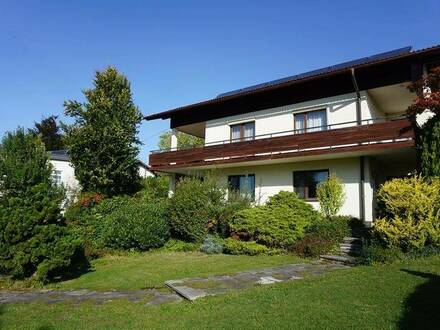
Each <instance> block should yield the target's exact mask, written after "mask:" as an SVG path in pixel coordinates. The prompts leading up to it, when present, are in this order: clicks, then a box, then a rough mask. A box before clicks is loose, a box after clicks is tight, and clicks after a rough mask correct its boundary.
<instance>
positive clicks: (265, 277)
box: [0, 262, 350, 305]
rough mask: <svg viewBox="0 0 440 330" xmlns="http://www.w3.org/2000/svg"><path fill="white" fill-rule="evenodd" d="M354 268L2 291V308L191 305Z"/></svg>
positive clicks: (323, 266) (291, 268)
mask: <svg viewBox="0 0 440 330" xmlns="http://www.w3.org/2000/svg"><path fill="white" fill-rule="evenodd" d="M345 268H350V267H349V266H346V265H342V264H339V263H323V262H316V263H310V264H291V265H284V266H279V267H271V268H263V269H256V270H250V271H244V272H240V273H236V274H234V275H222V276H219V275H216V276H209V277H207V278H200V277H196V278H187V279H181V280H172V281H166V282H165V284H166V286H168V287H169V288H170V289H171V290H172V291H173V292H171V291H169V290H167V289H162V290H161V289H146V290H127V291H104V292H103V291H91V290H71V291H60V290H32V291H30V290H29V291H9V290H0V305H1V304H13V303H29V302H35V301H41V302H44V303H47V304H52V303H57V302H72V303H77V304H79V303H82V302H85V301H89V302H92V303H94V304H103V303H106V302H109V301H114V300H117V299H126V300H127V301H130V302H139V303H144V304H146V305H158V304H163V303H170V302H180V301H182V298H181V297H184V298H186V299H188V300H190V301H193V300H195V299H197V298H201V297H204V296H212V295H218V294H223V293H226V292H228V291H231V290H238V289H245V288H251V287H254V286H257V285H264V284H272V283H277V282H284V281H290V280H298V279H301V278H303V277H306V276H316V275H321V274H323V273H325V272H328V271H332V270H335V269H345Z"/></svg>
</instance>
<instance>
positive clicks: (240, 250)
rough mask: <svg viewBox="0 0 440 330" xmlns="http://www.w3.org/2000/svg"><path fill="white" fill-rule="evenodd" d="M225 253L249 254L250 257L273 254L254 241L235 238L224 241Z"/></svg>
mask: <svg viewBox="0 0 440 330" xmlns="http://www.w3.org/2000/svg"><path fill="white" fill-rule="evenodd" d="M224 251H225V253H228V254H236V255H240V254H247V255H250V256H255V255H258V254H267V253H271V250H270V249H269V248H268V247H266V246H264V245H261V244H258V243H256V242H254V241H249V242H245V241H239V240H236V239H233V238H227V239H226V240H225V241H224ZM274 252H276V251H274Z"/></svg>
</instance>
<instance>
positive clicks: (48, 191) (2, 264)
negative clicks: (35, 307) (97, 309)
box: [0, 129, 86, 282]
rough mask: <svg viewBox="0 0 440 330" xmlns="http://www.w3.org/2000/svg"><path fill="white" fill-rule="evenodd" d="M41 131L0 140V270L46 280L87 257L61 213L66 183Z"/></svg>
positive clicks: (18, 134)
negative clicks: (55, 179)
mask: <svg viewBox="0 0 440 330" xmlns="http://www.w3.org/2000/svg"><path fill="white" fill-rule="evenodd" d="M50 173H51V168H50V165H49V162H48V158H47V154H46V152H45V150H44V146H43V145H42V143H41V141H40V140H39V138H38V137H36V136H34V135H33V134H32V133H26V132H25V131H24V130H23V129H18V130H17V131H16V132H13V133H8V134H7V135H6V136H5V138H4V139H3V141H2V143H1V144H0V177H1V178H2V179H1V185H0V233H1V234H0V272H1V273H3V274H8V275H12V276H14V277H16V278H24V277H29V276H35V278H36V279H37V280H40V281H42V282H47V281H49V280H50V279H52V278H53V277H55V276H59V275H62V274H63V272H65V271H68V270H69V269H70V268H72V267H74V266H75V267H76V266H78V265H79V264H80V262H83V265H85V264H86V263H85V260H84V259H82V258H81V257H82V249H81V241H80V240H79V239H78V238H76V237H74V236H73V235H72V234H71V232H70V231H69V229H68V227H67V226H66V225H65V222H64V219H63V217H62V216H61V213H60V205H61V203H62V201H63V198H64V192H63V190H62V189H60V188H58V187H56V186H54V185H53V184H52V182H51V179H50Z"/></svg>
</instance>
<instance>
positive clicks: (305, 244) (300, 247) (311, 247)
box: [289, 234, 335, 258]
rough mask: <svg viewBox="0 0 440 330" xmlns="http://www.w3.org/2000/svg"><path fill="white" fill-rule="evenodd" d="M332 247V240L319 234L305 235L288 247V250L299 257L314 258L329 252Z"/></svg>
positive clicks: (333, 244)
mask: <svg viewBox="0 0 440 330" xmlns="http://www.w3.org/2000/svg"><path fill="white" fill-rule="evenodd" d="M334 246H335V243H334V241H333V240H330V239H328V238H324V237H321V236H320V235H319V234H307V235H305V236H304V237H303V238H302V239H300V240H299V241H297V242H296V243H295V244H294V245H293V246H291V247H289V250H290V251H293V252H294V253H296V254H298V255H299V256H301V257H312V258H314V257H318V256H320V255H321V254H325V253H328V252H330V251H331V250H332V249H333V247H334Z"/></svg>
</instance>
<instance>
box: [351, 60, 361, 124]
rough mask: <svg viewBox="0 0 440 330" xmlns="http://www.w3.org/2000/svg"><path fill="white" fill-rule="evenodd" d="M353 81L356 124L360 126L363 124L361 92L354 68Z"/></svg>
mask: <svg viewBox="0 0 440 330" xmlns="http://www.w3.org/2000/svg"><path fill="white" fill-rule="evenodd" d="M351 81H352V82H353V87H354V91H355V92H356V122H357V124H358V125H361V124H362V113H361V92H360V91H359V87H358V84H357V81H356V76H355V75H354V68H351Z"/></svg>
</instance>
